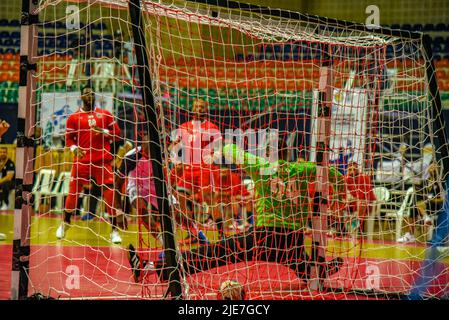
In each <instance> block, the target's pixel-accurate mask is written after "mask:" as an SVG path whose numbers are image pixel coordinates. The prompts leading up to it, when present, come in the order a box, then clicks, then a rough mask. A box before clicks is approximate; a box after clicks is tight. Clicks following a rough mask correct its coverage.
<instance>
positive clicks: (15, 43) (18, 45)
mask: <svg viewBox="0 0 449 320" xmlns="http://www.w3.org/2000/svg"><path fill="white" fill-rule="evenodd" d="M13 46H14V47H20V39H14V44H13Z"/></svg>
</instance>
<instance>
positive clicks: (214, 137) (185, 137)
mask: <svg viewBox="0 0 449 320" xmlns="http://www.w3.org/2000/svg"><path fill="white" fill-rule="evenodd" d="M177 138H179V139H180V140H181V141H182V143H183V145H184V148H183V163H185V164H193V165H195V164H204V163H206V164H212V162H213V158H212V156H213V154H214V144H215V142H216V141H220V140H221V132H220V129H219V128H218V126H217V125H215V124H213V123H212V122H210V121H208V120H204V121H198V120H191V121H187V122H184V123H183V124H181V125H180V126H179V129H178V131H177Z"/></svg>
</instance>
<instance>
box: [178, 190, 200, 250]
mask: <svg viewBox="0 0 449 320" xmlns="http://www.w3.org/2000/svg"><path fill="white" fill-rule="evenodd" d="M172 195H173V196H174V198H175V199H176V202H177V205H176V206H174V210H173V212H174V218H175V220H176V222H177V223H178V224H179V225H181V226H183V227H184V228H185V229H186V230H187V232H188V236H187V238H186V239H184V240H181V241H180V244H181V245H182V244H187V243H196V242H199V243H200V244H206V243H208V239H207V237H206V234H205V233H204V232H203V231H202V230H201V229H200V228H199V226H198V223H197V221H196V220H195V216H196V213H195V209H196V206H195V204H194V200H193V197H194V196H193V195H192V194H191V191H190V190H188V189H186V188H183V187H180V186H178V187H177V188H176V190H173V191H172ZM196 200H198V198H197V199H196Z"/></svg>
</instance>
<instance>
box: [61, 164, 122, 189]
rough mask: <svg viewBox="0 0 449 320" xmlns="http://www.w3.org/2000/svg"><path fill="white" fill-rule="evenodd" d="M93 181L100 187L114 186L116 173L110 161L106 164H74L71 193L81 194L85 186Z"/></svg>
mask: <svg viewBox="0 0 449 320" xmlns="http://www.w3.org/2000/svg"><path fill="white" fill-rule="evenodd" d="M92 180H94V181H95V182H96V184H98V185H100V186H101V185H113V184H114V173H113V171H112V165H111V163H110V162H109V161H108V162H106V163H103V162H96V163H79V162H76V163H74V164H73V166H72V172H71V177H70V187H69V188H70V190H69V192H70V193H75V192H79V191H80V190H81V188H82V187H83V186H84V185H88V184H90V183H91V181H92Z"/></svg>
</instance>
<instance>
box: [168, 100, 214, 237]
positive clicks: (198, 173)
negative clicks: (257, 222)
mask: <svg viewBox="0 0 449 320" xmlns="http://www.w3.org/2000/svg"><path fill="white" fill-rule="evenodd" d="M192 112H193V119H192V120H190V121H187V122H184V123H182V124H181V125H180V126H179V128H178V129H176V130H175V132H174V137H173V140H174V142H173V143H172V145H171V146H170V151H171V155H172V157H171V160H172V162H173V163H175V164H176V165H177V169H176V170H172V181H174V186H175V189H176V193H177V194H178V195H180V197H181V198H182V197H183V195H185V196H186V197H187V198H188V200H189V202H190V203H191V204H190V205H191V206H193V204H192V203H193V202H197V203H199V204H202V203H203V202H205V203H207V204H208V205H209V207H212V208H214V209H213V210H216V208H217V206H215V204H216V201H215V199H216V194H215V193H216V192H217V185H216V184H217V182H218V181H220V179H219V177H220V167H219V166H218V165H216V164H215V162H216V161H217V160H219V159H221V152H220V149H221V142H222V136H221V132H220V129H219V128H218V126H217V125H216V124H214V123H212V122H211V121H209V120H207V119H206V115H207V104H206V102H205V101H203V100H201V99H197V100H195V101H194V102H193V107H192ZM180 151H181V152H182V155H181V158H179V152H180ZM173 175H175V176H176V177H175V178H173ZM179 202H180V203H183V202H185V199H180V201H179ZM190 229H191V228H190V227H189V230H190ZM194 240H196V239H194Z"/></svg>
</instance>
